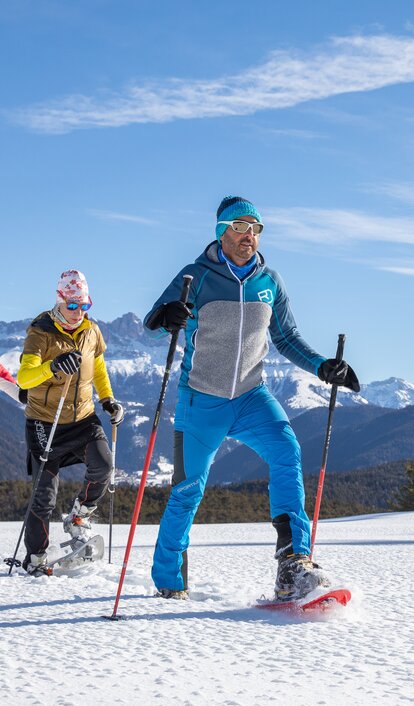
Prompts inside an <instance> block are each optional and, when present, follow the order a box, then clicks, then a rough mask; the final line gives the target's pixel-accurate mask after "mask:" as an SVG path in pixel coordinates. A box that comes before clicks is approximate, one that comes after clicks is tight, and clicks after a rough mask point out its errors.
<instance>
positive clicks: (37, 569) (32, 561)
mask: <svg viewBox="0 0 414 706" xmlns="http://www.w3.org/2000/svg"><path fill="white" fill-rule="evenodd" d="M22 567H23V569H24V570H25V571H26V572H27V573H28V574H29V575H30V576H36V577H38V576H52V574H53V569H52V567H51V566H49V564H48V563H47V555H46V553H44V554H28V555H27V556H26V558H25V559H23V563H22Z"/></svg>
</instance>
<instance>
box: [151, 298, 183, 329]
mask: <svg viewBox="0 0 414 706" xmlns="http://www.w3.org/2000/svg"><path fill="white" fill-rule="evenodd" d="M193 307H194V304H191V302H187V304H184V302H182V301H180V300H178V301H175V302H169V303H168V304H162V306H160V307H159V308H158V309H156V310H155V311H154V313H153V314H152V316H151V317H150V318H149V319H148V321H147V323H146V325H147V326H148V328H149V329H151V330H152V331H153V330H155V329H157V328H160V327H161V326H162V327H163V328H165V329H167V331H170V333H171V332H173V331H179V330H180V329H182V328H185V327H186V326H187V319H188V318H191V319H194V314H192V313H191V309H192V308H193Z"/></svg>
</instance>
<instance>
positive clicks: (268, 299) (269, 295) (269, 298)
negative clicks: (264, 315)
mask: <svg viewBox="0 0 414 706" xmlns="http://www.w3.org/2000/svg"><path fill="white" fill-rule="evenodd" d="M257 296H258V297H259V299H260V301H261V302H264V303H265V304H271V303H272V302H273V292H272V290H271V289H263V290H262V291H261V292H258V293H257Z"/></svg>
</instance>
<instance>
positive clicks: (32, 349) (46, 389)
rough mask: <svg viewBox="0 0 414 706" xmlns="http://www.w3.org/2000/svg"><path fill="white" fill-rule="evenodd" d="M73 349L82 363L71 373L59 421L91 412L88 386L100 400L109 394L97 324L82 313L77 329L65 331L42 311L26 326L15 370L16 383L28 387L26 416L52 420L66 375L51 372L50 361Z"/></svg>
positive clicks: (109, 387) (68, 421)
mask: <svg viewBox="0 0 414 706" xmlns="http://www.w3.org/2000/svg"><path fill="white" fill-rule="evenodd" d="M73 350H79V351H81V353H82V363H81V366H80V369H79V371H78V372H77V373H75V375H73V376H72V380H71V383H70V386H69V390H68V394H67V396H66V399H65V403H64V405H63V408H62V412H61V414H60V417H59V424H69V423H71V422H77V421H80V420H81V419H84V418H85V417H88V416H89V415H90V414H93V413H94V411H95V406H94V403H93V387H92V385H94V386H95V388H96V391H97V393H98V395H99V399H100V400H101V401H102V400H104V399H105V398H107V397H113V392H112V388H111V383H110V381H109V377H108V372H107V370H106V365H105V360H104V356H103V354H104V351H105V350H106V345H105V341H104V339H103V336H102V333H101V331H100V329H99V326H98V325H97V324H96V323H95V322H94V321H90V320H89V319H88V317H87V316H86V315H85V318H84V320H83V322H82V324H81V325H80V326H79V328H77V329H76V330H75V331H73V332H72V333H68V332H67V331H65V330H64V329H63V328H62V327H61V326H60V325H59V324H58V323H56V322H55V321H53V319H52V317H51V316H50V314H49V312H47V311H45V312H43V313H42V314H40V315H39V316H37V317H36V318H35V319H34V321H32V323H31V324H30V326H29V328H28V329H27V337H26V340H25V342H24V347H23V353H22V356H21V364H20V369H19V372H18V373H17V381H18V384H19V386H20V387H21V388H22V389H23V390H28V402H27V406H26V417H28V418H29V419H41V420H42V421H44V422H53V420H54V418H55V414H56V410H57V407H58V404H59V400H60V398H61V395H62V389H63V385H64V382H65V380H66V375H64V374H63V373H59V374H58V375H56V376H55V375H53V373H52V371H51V369H50V363H51V362H52V360H53V359H54V358H56V356H57V355H60V354H61V353H66V352H69V351H73Z"/></svg>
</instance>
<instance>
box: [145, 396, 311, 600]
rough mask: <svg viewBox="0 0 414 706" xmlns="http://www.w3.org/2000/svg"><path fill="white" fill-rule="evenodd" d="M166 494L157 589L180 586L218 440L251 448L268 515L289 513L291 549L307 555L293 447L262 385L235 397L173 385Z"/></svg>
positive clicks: (183, 584) (307, 536)
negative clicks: (175, 442)
mask: <svg viewBox="0 0 414 706" xmlns="http://www.w3.org/2000/svg"><path fill="white" fill-rule="evenodd" d="M175 430H176V432H177V431H178V432H181V434H179V435H178V434H176V438H177V437H179V438H180V439H181V443H180V445H179V446H180V448H178V449H177V448H176V449H175V457H174V476H173V488H172V490H171V495H170V498H169V500H168V503H167V507H166V508H165V511H164V514H163V517H162V519H161V523H160V527H159V533H158V539H157V543H156V547H155V552H154V561H153V567H152V578H153V580H154V583H155V585H156V586H157V588H158V589H161V588H169V589H171V590H183V589H184V588H187V585H186V566H184V567H183V560H184V563H185V564H186V549H187V547H188V545H189V533H190V529H191V525H192V522H193V519H194V516H195V514H196V511H197V508H198V506H199V504H200V501H201V499H202V497H203V494H204V489H205V486H206V483H207V478H208V473H209V470H210V466H211V464H212V463H213V460H214V456H215V454H216V452H217V450H218V448H219V446H220V445H221V443H222V442H223V440H224V439H225V437H226V436H227V437H231V438H233V439H238V440H239V441H241V442H242V443H244V444H246V445H247V446H249V447H250V448H252V449H253V450H254V451H256V453H257V454H258V455H259V456H260V457H261V458H262V459H263V460H264V461H265V462H266V463H267V464H268V465H269V471H270V476H269V499H270V512H271V518H275V517H278V516H280V515H285V516H286V515H287V516H288V517H289V523H290V529H291V535H292V544H293V551H294V552H295V553H296V552H297V553H304V554H309V552H310V523H309V519H308V517H307V515H306V513H305V509H304V502H305V493H304V488H303V479H302V467H301V453H300V446H299V443H298V441H297V439H296V436H295V434H294V432H293V429H292V427H291V426H290V424H289V420H288V418H287V416H286V413H285V412H284V410H283V409H282V407H281V405H280V404H279V403H278V402H277V401H276V400H275V398H274V397H273V395H272V394H271V393H270V392H269V390H268V389H267V387H266V386H265V385H264V384H261V385H259V386H258V387H255V388H253V389H252V390H249V392H246V393H245V394H244V395H241V396H240V397H237V398H235V399H231V400H230V399H227V398H223V397H216V396H214V395H207V394H204V393H201V392H197V391H195V390H191V388H180V389H179V396H178V402H177V407H176V413H175Z"/></svg>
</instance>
